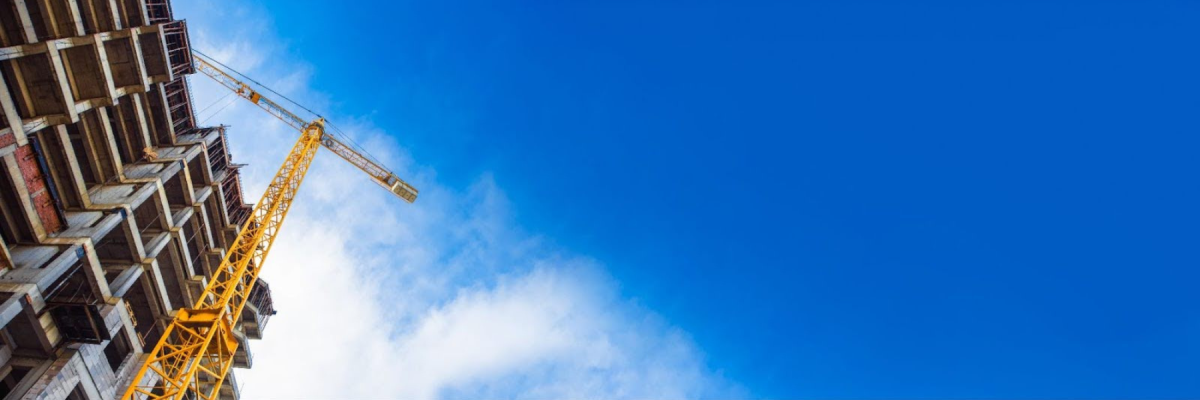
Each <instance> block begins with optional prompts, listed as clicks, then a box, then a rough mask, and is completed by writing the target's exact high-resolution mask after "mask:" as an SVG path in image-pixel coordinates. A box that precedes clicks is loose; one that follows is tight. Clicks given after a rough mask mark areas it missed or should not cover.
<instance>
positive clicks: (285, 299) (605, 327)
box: [176, 1, 745, 399]
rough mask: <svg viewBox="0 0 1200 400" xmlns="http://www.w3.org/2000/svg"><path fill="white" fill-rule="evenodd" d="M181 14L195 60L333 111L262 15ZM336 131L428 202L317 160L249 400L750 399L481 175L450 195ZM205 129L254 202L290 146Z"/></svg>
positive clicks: (244, 10)
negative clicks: (523, 222)
mask: <svg viewBox="0 0 1200 400" xmlns="http://www.w3.org/2000/svg"><path fill="white" fill-rule="evenodd" d="M177 3H178V4H176V14H177V15H178V16H179V17H181V18H187V19H188V21H189V23H190V24H191V25H190V28H191V30H192V35H193V45H194V46H197V47H200V48H201V49H202V50H204V51H207V52H208V54H210V55H212V56H214V57H216V58H218V59H221V60H222V61H229V62H227V63H232V64H231V65H232V66H234V68H238V69H239V70H242V72H245V73H247V74H248V75H251V76H254V77H260V78H261V81H262V82H263V83H266V84H268V85H271V86H272V87H274V88H275V89H277V90H280V91H281V92H284V93H285V94H287V95H288V96H289V97H292V98H295V99H297V100H300V101H302V102H305V103H306V104H314V105H318V107H320V106H321V105H325V104H329V102H328V101H327V98H326V97H325V95H323V94H321V93H314V92H312V91H311V90H310V89H308V84H307V82H308V76H309V73H308V72H307V71H310V68H309V67H307V66H306V65H305V64H303V63H301V62H297V61H295V60H289V57H288V54H287V51H286V48H284V47H283V46H282V45H280V43H281V41H279V40H278V39H274V38H273V36H274V33H273V32H272V31H271V29H270V26H272V21H271V20H270V18H269V17H268V16H266V15H265V14H264V13H263V12H262V10H257V9H254V8H250V7H247V6H244V5H241V4H238V3H235V2H233V1H226V2H216V3H214V2H202V3H196V4H191V3H185V2H177ZM285 60H286V61H285ZM192 85H193V89H194V91H195V93H194V98H195V106H196V108H197V109H201V108H204V107H205V106H208V105H209V104H213V103H216V102H217V101H218V100H219V99H220V98H221V97H224V96H225V92H224V89H223V88H220V87H218V86H216V85H215V84H212V83H211V82H209V81H207V80H206V79H205V78H203V77H201V76H195V77H193V78H192ZM219 107H220V104H218V105H216V106H214V107H212V108H211V109H210V110H209V113H211V112H212V111H215V110H216V109H217V108H219ZM204 117H207V115H202V116H201V118H204ZM334 120H335V121H341V122H342V123H343V124H344V125H345V126H342V128H343V129H345V130H346V131H347V132H350V133H351V134H352V135H353V136H354V137H355V138H356V139H358V140H359V141H361V142H365V144H368V147H369V148H371V149H372V152H374V153H375V154H374V155H375V156H377V157H379V158H381V159H383V160H384V161H385V162H386V163H387V164H389V165H390V166H392V167H393V168H394V170H395V172H397V174H398V175H400V176H402V177H405V178H411V180H410V181H411V182H412V183H413V184H414V185H416V186H417V187H418V188H419V189H421V198H420V199H419V200H418V201H417V203H415V204H412V205H409V204H406V203H404V202H403V201H401V200H399V199H396V198H393V197H391V196H390V195H389V194H387V193H386V192H385V191H383V190H381V189H380V188H378V187H377V186H375V185H374V184H372V183H371V182H370V181H369V180H368V179H366V177H365V176H363V174H361V173H360V172H358V171H356V170H354V169H353V167H350V166H349V165H348V164H346V163H344V162H343V161H341V160H340V159H338V158H337V157H335V156H333V155H331V154H319V155H318V157H317V161H316V162H315V163H314V166H313V168H312V169H311V172H310V173H309V177H308V178H307V179H306V181H305V183H304V187H303V188H302V189H301V196H300V198H299V199H298V200H297V205H296V206H295V207H294V209H293V211H292V212H291V214H290V215H289V217H288V220H287V223H286V226H287V227H286V228H285V229H284V230H283V233H282V234H281V236H280V238H279V239H278V240H277V241H276V244H275V247H274V249H273V250H272V253H271V255H270V259H269V261H268V262H267V264H266V266H265V269H264V273H263V276H264V278H265V279H267V280H268V281H269V282H271V285H272V289H273V293H274V297H275V301H276V306H277V308H279V309H280V312H279V314H278V315H276V316H275V317H273V318H272V319H271V321H270V322H269V324H268V325H267V328H266V337H265V339H264V340H262V341H258V342H253V343H252V346H251V347H252V348H251V349H252V351H253V353H254V368H253V369H251V370H247V371H238V378H239V384H241V385H242V390H243V396H245V398H249V399H260V398H435V397H447V398H496V397H520V398H664V399H666V398H670V399H674V398H695V397H719V398H727V397H736V396H742V395H744V394H745V393H744V392H743V391H742V390H741V389H740V388H739V387H738V386H737V385H736V384H734V383H730V382H727V381H726V380H724V378H722V377H721V376H720V374H719V373H718V372H714V371H712V370H710V369H709V368H708V367H707V366H706V363H705V360H704V356H703V353H702V352H701V351H700V350H699V349H697V348H696V346H695V345H694V344H693V342H692V341H691V340H690V339H689V338H688V336H687V334H686V333H684V332H682V331H680V330H678V329H677V328H674V327H672V326H671V325H670V324H669V323H667V322H666V321H664V320H662V319H661V318H660V317H659V316H657V315H656V314H654V313H653V312H651V311H649V310H646V309H644V308H642V307H640V306H638V305H637V303H636V301H634V300H631V299H628V298H624V297H622V295H621V293H620V289H619V285H618V283H617V282H615V281H614V280H613V279H612V278H611V277H610V276H608V275H607V274H606V273H605V272H604V269H603V266H602V265H601V264H600V263H599V262H597V261H595V260H591V259H589V258H586V257H582V256H579V255H575V254H572V253H571V252H569V251H566V250H563V249H559V248H556V247H555V246H553V245H551V244H549V243H548V241H547V240H544V239H543V238H541V237H539V236H537V235H534V234H530V233H528V232H525V231H523V230H522V229H521V228H520V226H519V224H518V223H517V222H516V221H514V219H513V213H512V208H511V206H510V205H509V204H508V201H507V199H506V197H505V195H504V193H503V191H502V190H501V189H500V188H498V187H497V186H496V185H495V183H494V181H493V180H492V179H491V177H490V176H489V175H483V176H480V177H479V178H478V180H477V181H476V183H475V184H473V185H472V186H471V187H469V188H465V189H461V190H459V189H455V188H450V187H446V186H444V185H441V184H439V183H438V181H437V179H436V173H435V171H434V170H433V169H432V168H430V167H427V166H422V165H419V164H416V163H415V162H414V161H413V160H412V159H411V158H410V157H409V156H408V154H407V153H405V152H404V151H403V148H402V147H401V146H400V144H399V143H396V142H395V141H394V140H393V139H391V138H390V137H389V136H387V135H385V134H383V132H380V131H379V130H378V129H377V128H375V127H374V126H373V125H372V124H371V122H370V121H369V120H364V119H356V118H354V117H352V116H347V117H338V116H334ZM210 121H212V122H214V123H215V122H219V123H227V124H230V125H232V128H231V129H230V131H229V137H230V140H231V142H232V146H233V151H234V156H235V158H236V160H235V161H236V162H249V163H251V164H250V166H249V167H247V168H246V169H245V177H246V179H247V185H246V188H245V192H246V193H247V198H252V199H257V197H258V196H257V195H256V194H257V193H261V192H262V190H263V189H264V188H265V184H266V182H267V181H268V179H269V178H270V176H271V175H272V174H274V172H275V170H276V168H277V166H278V162H280V161H282V159H283V157H284V154H285V153H286V152H287V151H288V149H289V147H290V146H291V143H292V142H293V141H294V140H295V139H296V138H297V134H296V133H295V132H292V131H291V130H290V129H289V128H287V127H286V126H285V125H283V124H282V123H279V122H278V121H275V120H274V119H273V118H272V117H270V116H268V115H267V114H265V113H263V112H261V111H260V110H258V109H257V108H255V107H254V106H253V105H251V104H249V103H247V102H244V101H238V102H237V103H235V104H233V105H231V106H229V107H228V108H226V109H225V110H224V111H222V112H221V113H220V115H218V116H216V117H215V118H212V119H211V120H210ZM376 149H379V150H376ZM421 161H423V162H431V161H433V160H421Z"/></svg>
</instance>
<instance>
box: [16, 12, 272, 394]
mask: <svg viewBox="0 0 1200 400" xmlns="http://www.w3.org/2000/svg"><path fill="white" fill-rule="evenodd" d="M192 72H193V67H192V63H191V51H190V49H189V41H188V32H187V25H186V23H185V22H184V21H180V20H175V19H174V18H173V16H172V13H171V7H170V4H169V2H168V1H166V0H0V365H2V367H0V397H3V398H5V399H92V400H99V399H105V400H107V399H113V398H115V397H117V396H120V395H121V394H122V393H123V391H124V389H125V387H126V386H128V384H129V382H130V380H131V379H132V375H133V374H134V373H136V372H137V368H138V367H139V366H140V364H141V361H142V360H144V357H145V356H144V353H145V352H147V351H149V350H152V349H153V347H154V345H155V344H156V343H157V341H158V339H159V337H160V336H161V334H162V332H163V329H164V328H165V327H166V326H167V324H168V322H169V321H170V320H171V318H172V316H173V315H174V312H175V310H177V309H179V308H182V307H188V306H190V305H192V304H194V303H195V302H196V300H197V296H198V295H199V294H200V293H201V292H202V291H203V289H204V286H205V285H206V284H207V279H208V278H209V277H211V276H212V272H213V270H214V269H216V268H217V267H218V265H219V264H220V262H221V259H222V258H223V257H224V255H225V249H226V248H228V247H229V246H230V245H231V244H232V242H233V240H234V238H235V237H236V236H237V232H238V229H239V227H240V226H242V224H243V223H244V222H245V221H246V219H247V217H248V216H249V213H250V209H251V206H250V205H249V204H246V201H245V200H244V199H243V196H242V192H241V183H240V181H239V175H238V170H237V165H235V164H233V163H232V162H231V158H230V152H229V149H228V147H227V144H226V140H225V130H224V128H222V127H199V126H196V121H195V115H194V111H193V107H192V104H191V97H190V94H189V92H188V91H189V87H188V82H187V75H189V74H191V73H192ZM250 303H251V304H249V305H247V307H246V311H245V312H244V313H243V315H242V316H241V318H240V321H239V322H240V323H239V335H240V337H241V338H242V341H243V343H242V345H241V346H240V348H239V350H238V351H239V353H238V355H237V357H236V361H237V364H236V365H237V366H239V367H243V368H248V367H249V366H250V364H251V360H252V359H251V354H250V352H249V346H248V343H246V340H249V339H258V338H261V335H262V328H263V326H264V325H265V323H266V321H267V319H268V317H269V316H270V315H272V314H273V313H274V310H273V308H272V303H271V296H270V290H269V289H268V287H267V285H266V283H265V282H262V283H260V284H259V285H257V286H256V287H255V288H254V292H253V293H252V294H251V300H250ZM236 388H237V383H236V382H235V381H233V377H232V376H231V377H227V378H226V384H225V385H224V387H223V394H224V395H225V397H232V398H236V397H237V390H236Z"/></svg>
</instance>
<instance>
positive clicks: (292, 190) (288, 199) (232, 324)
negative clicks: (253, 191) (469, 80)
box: [121, 57, 417, 399]
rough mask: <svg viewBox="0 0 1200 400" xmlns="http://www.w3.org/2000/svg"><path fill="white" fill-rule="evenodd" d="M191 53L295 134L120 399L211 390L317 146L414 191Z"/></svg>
mask: <svg viewBox="0 0 1200 400" xmlns="http://www.w3.org/2000/svg"><path fill="white" fill-rule="evenodd" d="M193 59H194V60H196V66H197V70H199V71H201V72H203V73H204V74H205V75H207V76H209V77H212V78H213V79H214V80H216V81H217V82H218V83H220V84H222V85H223V86H225V87H227V88H229V89H230V90H233V91H234V92H235V93H237V94H238V96H241V97H243V98H246V99H247V100H250V101H251V102H253V103H254V104H257V105H258V106H259V107H261V108H262V109H263V110H266V111H267V112H268V113H270V114H271V115H274V116H275V117H277V118H279V119H280V120H282V121H283V122H284V123H287V124H288V125H289V126H292V127H293V128H296V129H297V130H299V131H300V138H299V140H297V141H296V144H295V145H293V146H292V150H291V152H289V153H288V156H287V159H285V160H284V162H283V165H282V166H280V167H279V171H278V172H276V173H275V177H274V178H273V179H272V180H271V184H270V185H269V186H268V187H267V191H266V193H264V194H263V197H262V199H261V200H259V202H258V203H257V204H255V206H254V210H253V212H252V213H251V215H250V217H249V218H248V219H247V220H246V222H245V224H243V225H242V229H241V231H240V232H239V233H238V236H237V238H236V239H234V242H233V244H232V245H231V246H230V248H229V251H228V253H226V255H225V258H224V259H223V260H222V261H221V265H220V266H219V267H218V268H217V269H216V271H215V272H213V276H212V279H211V280H210V281H209V282H208V285H207V286H206V287H205V289H204V292H203V293H202V294H201V295H200V299H199V300H197V302H196V303H195V304H194V305H193V306H192V307H191V308H185V309H181V310H179V312H178V314H176V316H175V318H174V319H173V320H172V321H171V323H170V325H168V326H167V328H166V330H165V331H164V332H163V334H162V338H161V339H160V340H159V342H158V344H156V345H155V346H154V350H153V351H151V352H150V353H149V354H148V356H147V357H146V358H145V360H144V362H143V363H142V365H141V367H140V368H139V369H138V372H137V374H136V375H135V376H134V378H133V381H132V383H131V384H130V386H129V388H127V389H126V390H125V393H124V394H123V395H122V396H121V398H122V399H134V398H145V399H182V398H184V397H185V396H188V394H189V393H191V395H192V396H194V397H189V398H201V399H216V398H218V397H219V395H220V391H221V386H222V384H223V383H224V379H225V376H226V375H227V374H228V373H229V368H230V367H231V366H232V365H233V357H234V354H235V353H236V351H237V348H238V345H239V343H238V339H237V337H236V336H234V329H235V328H236V326H237V321H238V319H239V317H240V315H241V313H242V309H243V308H244V307H245V305H246V300H247V299H248V298H249V295H250V290H251V289H252V288H253V287H254V283H255V282H256V281H257V280H258V273H259V271H260V269H261V268H262V264H263V261H264V260H266V258H267V254H268V253H269V252H270V251H271V246H272V245H273V244H274V243H275V238H276V236H278V234H279V229H280V228H281V226H282V225H283V220H284V218H285V217H287V213H288V211H289V210H290V209H291V207H292V202H293V201H294V200H295V199H296V193H297V191H298V190H299V189H300V183H301V182H303V181H304V177H305V175H306V174H307V173H308V168H309V166H310V165H311V164H312V160H313V157H314V156H315V155H316V154H317V149H319V148H320V147H321V146H324V147H325V148H328V149H330V150H331V151H333V152H334V153H335V154H337V155H338V156H340V157H342V158H343V159H345V160H346V161H349V162H350V163H351V164H353V165H354V166H356V167H358V168H359V169H360V170H362V171H363V172H366V173H367V174H368V175H370V176H371V178H372V180H373V181H375V183H378V184H380V185H381V186H383V187H384V188H386V189H387V190H388V191H389V192H392V194H394V195H396V196H397V197H400V198H402V199H404V200H405V201H408V202H410V203H411V202H413V201H415V200H416V198H417V190H416V189H415V188H413V187H412V186H411V185H409V184H408V183H406V182H404V181H403V180H401V179H400V178H399V177H397V176H396V175H395V174H394V173H392V172H391V171H389V170H388V169H387V168H384V167H383V166H382V165H380V164H379V163H378V162H376V161H374V160H372V159H371V158H370V157H367V156H365V155H363V154H361V153H359V152H358V151H355V150H354V149H353V148H352V147H350V146H348V145H346V144H345V142H343V141H342V140H341V139H340V138H338V137H336V136H334V135H331V134H330V133H329V132H327V131H326V130H325V122H324V120H323V119H321V118H317V119H316V120H314V121H312V122H305V121H304V120H303V119H301V118H300V117H298V116H296V115H295V114H294V113H292V112H290V111H288V110H287V109H286V108H284V107H282V106H280V105H279V104H278V103H276V102H274V101H272V100H271V99H269V98H266V97H264V96H262V95H261V94H260V93H259V92H257V91H255V90H253V89H252V88H251V87H250V86H249V85H247V84H246V83H244V82H242V81H240V80H238V79H236V78H234V77H233V76H231V75H229V74H228V73H227V72H225V71H224V70H222V69H220V68H217V67H216V66H214V65H213V64H210V63H209V62H208V61H205V60H204V59H202V58H200V57H194V58H193Z"/></svg>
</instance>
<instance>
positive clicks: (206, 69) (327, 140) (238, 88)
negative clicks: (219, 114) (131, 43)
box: [192, 54, 417, 203]
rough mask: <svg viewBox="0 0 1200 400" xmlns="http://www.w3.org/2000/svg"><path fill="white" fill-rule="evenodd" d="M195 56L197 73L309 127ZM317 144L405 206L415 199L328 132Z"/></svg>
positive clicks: (278, 115) (380, 168)
mask: <svg viewBox="0 0 1200 400" xmlns="http://www.w3.org/2000/svg"><path fill="white" fill-rule="evenodd" d="M198 56H199V57H192V59H194V60H195V61H196V70H197V71H200V72H201V73H203V74H204V75H207V76H208V77H210V78H212V79H213V80H215V81H217V83H220V84H221V85H222V86H225V87H226V88H228V89H229V90H232V91H233V92H234V93H236V94H237V95H238V96H240V97H242V98H244V99H246V100H250V102H251V103H254V104H256V105H258V106H259V107H260V108H262V109H263V110H264V111H266V112H267V113H268V114H271V115H272V116H274V117H275V118H278V119H279V120H280V121H283V123H285V124H287V125H288V126H291V127H292V128H295V129H296V130H298V131H301V132H303V131H304V129H305V127H307V126H308V125H309V122H308V121H305V120H304V119H303V118H300V117H299V116H297V115H296V114H294V113H292V112H291V111H288V109H286V108H284V107H283V106H281V105H279V103H276V102H275V101H273V100H271V99H270V98H267V97H265V96H263V95H262V94H261V93H259V92H258V91H256V90H254V88H252V87H250V85H249V84H247V83H245V82H242V81H241V80H240V79H237V78H236V77H234V76H233V75H231V74H230V73H228V72H226V71H225V70H224V69H221V68H219V67H218V66H217V65H214V63H213V62H210V61H208V59H207V56H204V55H199V54H198ZM321 144H322V145H324V146H325V148H327V149H329V150H330V151H332V152H333V153H334V154H337V155H338V157H341V158H342V159H343V160H346V161H347V162H349V163H350V164H352V165H354V166H355V167H358V169H360V170H362V171H363V172H366V173H367V175H370V176H371V178H372V179H371V180H372V181H374V182H375V183H377V184H379V185H380V186H383V188H384V189H387V190H388V191H389V192H392V194H394V195H396V196H397V197H400V198H402V199H404V200H405V201H407V202H409V203H412V202H413V201H416V200H417V189H416V188H414V187H412V185H409V184H408V182H405V181H404V180H403V179H400V177H398V176H396V174H394V173H392V171H389V170H388V169H387V168H384V167H383V166H382V165H380V164H379V163H378V162H376V161H375V160H373V159H371V158H370V157H367V156H365V155H364V154H362V153H360V152H359V151H357V150H355V149H354V148H353V147H352V146H349V145H347V144H346V142H345V141H343V140H342V139H341V138H339V137H337V136H336V135H334V134H332V133H331V132H328V131H325V130H324V129H322V139H321Z"/></svg>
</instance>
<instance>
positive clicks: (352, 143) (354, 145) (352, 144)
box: [192, 49, 383, 165]
mask: <svg viewBox="0 0 1200 400" xmlns="http://www.w3.org/2000/svg"><path fill="white" fill-rule="evenodd" d="M192 52H194V53H196V54H198V55H200V56H203V57H204V58H206V59H208V60H209V61H212V62H214V63H217V65H220V66H221V67H222V68H225V69H226V70H228V71H229V72H233V73H235V74H237V75H238V76H240V77H242V78H245V79H246V80H248V81H250V82H254V84H255V85H258V86H260V87H262V88H263V89H265V90H266V91H268V92H271V93H272V94H275V95H276V96H279V98H281V99H284V100H287V102H289V103H292V104H293V105H295V106H296V107H300V108H301V109H303V110H304V111H308V112H309V113H310V114H312V115H314V116H316V117H317V118H322V119H324V118H325V117H324V116H322V115H321V114H318V113H317V112H316V111H313V110H312V109H309V108H308V107H305V106H304V105H303V104H300V103H297V102H296V101H295V100H292V99H290V98H288V97H287V96H284V95H283V93H279V92H276V91H275V89H271V87H270V86H267V85H264V84H262V82H259V81H256V80H254V78H251V77H249V76H246V75H245V74H243V73H241V72H238V70H236V69H233V68H232V67H230V66H228V65H225V64H224V63H222V62H220V61H217V59H215V58H213V57H212V56H210V55H208V54H205V53H204V52H202V51H200V50H198V49H192ZM222 109H224V107H222ZM219 112H220V111H219V110H218V113H219ZM214 115H215V114H214ZM209 118H212V116H209ZM326 124H327V125H329V127H331V128H333V130H335V131H337V132H338V133H339V134H341V135H340V137H341V138H345V139H346V140H347V141H348V142H350V143H349V144H350V147H351V148H353V149H354V150H356V151H358V152H359V153H361V154H365V155H366V156H367V159H369V160H371V162H373V163H375V164H379V165H383V163H381V162H379V159H377V158H375V156H374V155H373V154H371V152H369V151H367V149H366V148H365V147H363V146H362V145H359V144H358V142H356V141H354V138H352V137H350V135H348V134H346V132H343V131H342V130H341V129H339V128H338V127H337V126H336V125H334V124H333V122H330V121H328V120H326Z"/></svg>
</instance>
